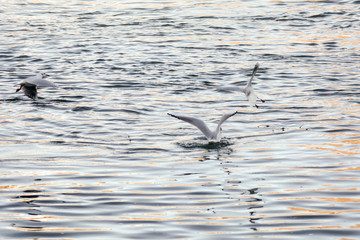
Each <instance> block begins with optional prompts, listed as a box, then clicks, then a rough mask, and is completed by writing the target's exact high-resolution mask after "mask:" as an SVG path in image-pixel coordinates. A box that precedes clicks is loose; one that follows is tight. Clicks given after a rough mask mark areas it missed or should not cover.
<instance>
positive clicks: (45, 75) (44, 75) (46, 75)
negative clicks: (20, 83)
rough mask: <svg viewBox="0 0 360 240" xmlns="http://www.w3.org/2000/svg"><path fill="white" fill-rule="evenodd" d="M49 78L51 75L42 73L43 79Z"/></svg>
mask: <svg viewBox="0 0 360 240" xmlns="http://www.w3.org/2000/svg"><path fill="white" fill-rule="evenodd" d="M48 76H50V75H49V74H47V73H41V77H42V78H46V77H48Z"/></svg>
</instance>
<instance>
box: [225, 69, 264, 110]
mask: <svg viewBox="0 0 360 240" xmlns="http://www.w3.org/2000/svg"><path fill="white" fill-rule="evenodd" d="M259 66H260V65H259V63H256V64H255V67H254V70H253V72H252V74H251V78H250V79H249V81H248V83H247V84H246V86H245V88H240V87H219V88H218V90H221V91H229V92H243V93H244V94H245V96H246V99H247V100H248V102H249V104H250V106H254V107H256V108H258V107H259V106H258V105H257V104H256V100H257V99H259V100H260V101H262V102H265V101H264V100H262V99H260V98H259V97H258V96H256V94H255V92H254V89H253V87H252V80H253V78H254V76H255V74H256V72H257V70H258V69H259Z"/></svg>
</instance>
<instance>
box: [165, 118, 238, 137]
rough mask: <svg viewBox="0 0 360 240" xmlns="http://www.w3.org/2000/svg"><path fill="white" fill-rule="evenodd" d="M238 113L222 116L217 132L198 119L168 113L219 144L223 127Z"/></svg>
mask: <svg viewBox="0 0 360 240" xmlns="http://www.w3.org/2000/svg"><path fill="white" fill-rule="evenodd" d="M237 113H238V112H233V113H230V114H224V115H223V116H222V118H221V119H220V121H219V123H218V125H217V127H216V129H215V131H211V130H210V129H209V128H208V127H207V126H206V124H205V123H204V121H202V120H200V119H197V118H193V117H185V116H177V115H174V114H171V113H168V115H169V116H172V117H174V118H177V119H180V120H183V121H184V122H188V123H190V124H192V125H194V126H195V127H197V128H198V129H199V130H200V131H201V132H202V133H203V134H204V135H205V137H206V138H207V140H208V141H211V142H219V141H220V139H221V130H222V129H221V127H220V126H221V125H222V124H223V123H224V122H225V121H226V120H227V119H228V118H230V117H232V116H234V115H235V114H237Z"/></svg>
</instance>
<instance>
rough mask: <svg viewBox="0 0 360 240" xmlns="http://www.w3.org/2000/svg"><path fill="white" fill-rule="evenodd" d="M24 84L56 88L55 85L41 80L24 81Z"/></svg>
mask: <svg viewBox="0 0 360 240" xmlns="http://www.w3.org/2000/svg"><path fill="white" fill-rule="evenodd" d="M24 82H28V83H31V84H34V85H36V86H38V87H57V85H56V84H55V83H53V82H50V81H48V80H45V79H41V78H32V79H26V80H25V81H24Z"/></svg>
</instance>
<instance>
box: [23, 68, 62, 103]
mask: <svg viewBox="0 0 360 240" xmlns="http://www.w3.org/2000/svg"><path fill="white" fill-rule="evenodd" d="M47 76H49V75H48V74H46V73H39V74H37V75H36V76H33V77H29V78H26V79H25V80H24V81H23V82H22V83H21V84H20V87H19V88H18V89H16V92H18V91H20V90H21V89H22V90H23V91H24V93H25V95H26V96H28V97H29V98H31V99H33V100H37V87H57V85H56V84H55V83H52V82H50V81H48V80H45V79H44V78H45V77H47Z"/></svg>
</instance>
